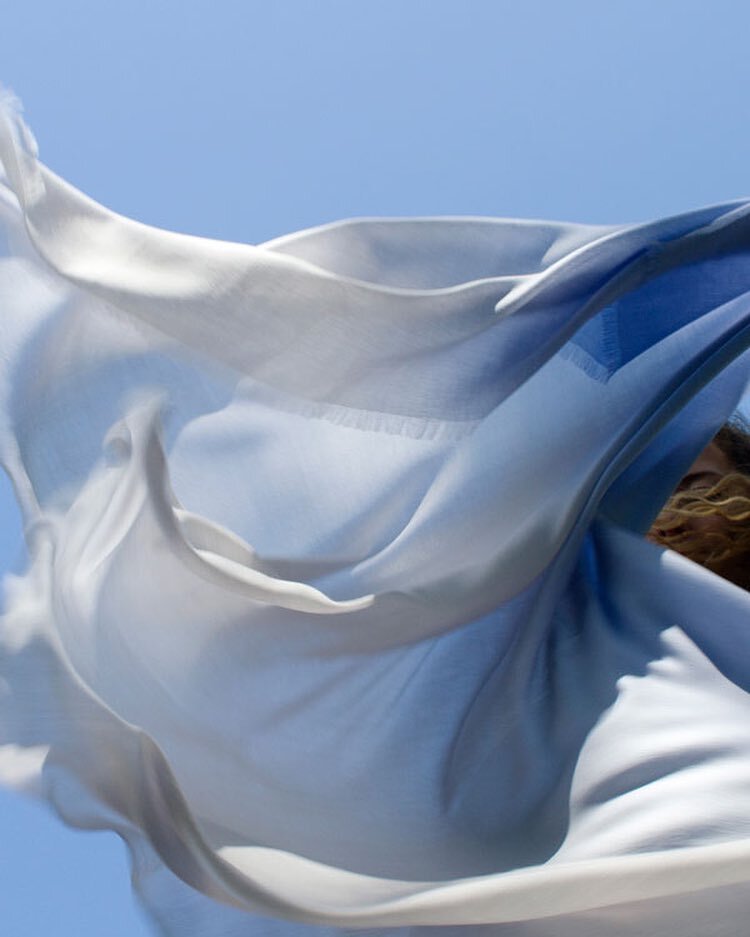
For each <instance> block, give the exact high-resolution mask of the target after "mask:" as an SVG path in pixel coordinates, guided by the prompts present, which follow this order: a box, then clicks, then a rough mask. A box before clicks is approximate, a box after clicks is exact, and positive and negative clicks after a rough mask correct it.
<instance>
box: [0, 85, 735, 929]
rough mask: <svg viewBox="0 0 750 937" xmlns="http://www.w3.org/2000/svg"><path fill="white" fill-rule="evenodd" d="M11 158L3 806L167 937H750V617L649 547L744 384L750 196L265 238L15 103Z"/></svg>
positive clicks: (1, 430) (719, 589) (0, 745)
mask: <svg viewBox="0 0 750 937" xmlns="http://www.w3.org/2000/svg"><path fill="white" fill-rule="evenodd" d="M0 158H1V160H2V164H3V166H4V170H5V181H4V183H3V186H2V189H1V190H0V219H1V221H2V226H3V231H4V237H5V241H4V247H3V255H2V258H1V259H0V309H1V315H0V349H2V357H1V360H0V455H1V456H2V461H3V464H4V466H5V468H6V470H7V471H8V473H9V474H10V476H11V478H12V480H13V484H14V486H15V490H16V492H17V495H18V500H19V503H20V505H21V507H22V510H23V513H24V519H25V523H26V529H27V539H28V548H29V566H28V569H27V571H26V572H25V573H24V574H23V575H18V576H12V577H11V576H9V577H6V583H5V591H6V612H5V615H4V618H3V620H2V624H1V625H0V688H1V690H2V693H0V773H1V774H2V777H3V779H4V780H5V782H6V783H10V784H14V785H15V786H17V787H18V788H20V789H24V790H27V791H29V792H32V793H35V794H37V795H39V796H42V797H45V798H47V799H48V800H49V801H50V803H51V804H52V805H53V806H54V807H55V809H56V810H57V811H58V812H59V813H60V814H61V815H62V816H63V818H64V819H66V820H67V821H68V822H69V823H71V824H73V825H77V826H82V827H92V828H96V827H108V828H112V829H115V830H117V831H118V832H119V833H120V834H121V835H122V836H123V837H124V838H125V840H126V841H127V843H128V844H129V846H130V848H131V851H132V855H133V862H134V870H135V887H136V889H137V891H138V893H139V895H140V897H141V898H142V900H143V901H144V902H145V904H146V906H147V907H148V908H149V910H150V911H151V913H152V915H153V917H154V921H155V922H156V923H157V925H158V927H159V928H160V930H161V932H162V933H163V934H165V935H169V937H171V935H175V937H176V935H180V937H246V935H253V934H259V935H260V934H262V935H271V937H276V935H278V937H307V935H310V937H323V935H326V937H328V935H341V934H348V933H354V932H356V933H365V934H383V935H392V937H396V935H403V937H407V935H409V937H411V935H414V937H417V935H424V937H428V935H432V934H435V935H438V934H439V935H440V937H452V935H459V934H460V935H463V934H466V935H474V934H476V935H477V937H484V935H498V937H567V935H571V937H572V935H576V937H586V935H592V937H593V935H596V937H602V935H605V937H606V935H607V934H612V935H615V934H617V935H621V934H632V935H636V934H643V933H649V934H651V935H658V934H670V935H671V934H680V935H681V937H690V935H695V937H698V935H700V937H706V935H714V937H721V935H725V934H726V935H732V937H736V934H737V933H740V932H741V931H742V929H743V926H744V921H745V920H746V915H747V912H748V910H750V900H749V899H748V897H747V895H748V891H747V885H748V879H749V878H750V718H749V717H750V705H749V704H748V700H749V699H750V697H748V689H749V687H750V629H749V628H748V620H749V617H748V613H749V612H750V597H748V595H747V594H746V593H744V592H743V591H741V590H740V589H739V588H737V587H735V586H733V585H731V584H729V583H727V582H724V581H722V580H720V579H718V578H717V577H716V576H714V575H713V574H711V573H708V572H706V571H705V570H703V569H701V568H700V567H697V566H695V565H694V564H692V563H690V562H688V561H687V560H683V559H682V558H680V557H678V556H676V555H675V554H671V553H669V552H665V551H663V550H660V549H659V548H657V547H655V546H654V545H652V544H650V543H647V542H646V541H645V540H644V539H643V533H644V531H645V530H646V529H647V528H648V526H649V523H650V521H651V519H652V518H653V516H654V515H655V513H656V512H657V510H658V508H659V507H660V505H661V504H662V502H663V501H664V499H665V497H666V495H667V494H668V493H669V492H670V491H671V489H672V488H673V486H674V485H675V483H676V481H677V480H678V479H679V477H680V476H681V474H682V472H683V471H684V469H685V468H686V466H687V465H689V464H690V462H691V461H692V459H693V458H694V456H695V455H696V454H697V453H698V452H699V451H700V450H701V448H702V447H703V446H704V445H705V444H706V442H707V441H708V440H709V439H710V437H711V435H712V433H713V432H714V430H715V429H716V428H717V426H718V425H719V424H720V423H721V422H722V421H723V420H724V419H725V418H726V417H727V416H728V415H729V413H730V412H731V411H732V410H733V409H734V408H735V406H736V404H737V402H738V400H739V399H740V396H741V395H742V393H743V390H744V388H745V384H746V382H747V372H748V358H747V356H746V355H744V354H743V353H744V351H745V349H746V348H747V347H748V345H750V205H749V204H748V203H745V202H737V203H733V204H729V205H720V206H714V207H710V208H707V209H702V210H700V211H695V212H692V213H689V214H686V215H681V216H679V217H676V218H669V219H665V220H661V221H658V222H654V223H651V224H645V225H635V226H621V227H616V226H615V227H592V226H582V225H574V224H557V223H543V222H523V221H509V220H495V219H472V218H468V219H417V220H390V219H371V220H361V221H349V222H342V223H338V224H333V225H327V226H324V227H322V228H318V229H314V230H311V231H305V232H301V233H299V234H295V235H291V236H289V237H286V238H282V239H279V240H276V241H273V242H271V243H268V244H264V245H260V246H249V245H240V244H230V243H222V242H215V241H207V240H202V239H200V238H194V237H187V236H184V235H179V234H173V233H170V232H166V231H161V230H156V229H153V228H149V227H147V226H144V225H141V224H138V223H137V222H134V221H131V220H128V219H126V218H123V217H120V216H118V215H115V214H113V213H112V212H109V211H108V210H106V209H104V208H102V207H101V206H100V205H98V204H96V203H94V202H92V201H91V200H89V199H88V198H86V197H85V196H84V195H82V194H81V193H80V192H78V191H76V190H75V189H73V188H72V187H71V186H69V185H68V184H66V183H65V182H64V181H63V180H61V179H59V178H58V177H57V176H55V175H54V174H53V173H52V172H50V171H49V170H48V169H47V168H46V167H45V166H44V165H43V164H42V163H40V162H39V161H38V160H37V157H36V149H35V146H34V143H33V140H32V138H31V136H30V134H29V132H28V130H27V129H26V128H25V126H24V125H23V123H22V122H21V120H20V118H19V117H18V113H17V109H16V108H15V106H14V104H13V102H11V101H9V100H6V101H5V102H4V103H3V106H2V109H0ZM438 928H439V929H438Z"/></svg>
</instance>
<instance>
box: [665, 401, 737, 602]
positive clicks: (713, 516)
mask: <svg viewBox="0 0 750 937" xmlns="http://www.w3.org/2000/svg"><path fill="white" fill-rule="evenodd" d="M713 442H714V443H715V445H716V446H717V448H718V449H719V450H720V451H721V452H722V453H723V454H724V455H725V456H726V458H727V461H728V462H729V464H730V465H731V466H732V467H733V468H734V470H735V471H733V472H731V473H729V474H727V475H724V476H723V477H722V478H720V479H719V481H717V482H716V483H715V484H713V485H709V484H705V485H697V486H684V485H680V487H678V488H677V490H676V491H675V492H674V494H672V496H671V497H670V498H669V500H668V501H667V503H666V504H665V505H664V507H663V508H662V510H661V512H660V513H659V516H658V517H657V518H656V520H655V521H654V524H653V526H652V528H651V530H650V531H649V534H648V539H649V540H651V541H653V542H654V543H658V544H661V545H662V546H665V547H669V548H670V549H672V550H676V551H677V552H678V553H681V554H682V555H683V556H686V557H687V558H688V559H691V560H693V561H695V562H696V563H700V564H701V566H705V567H706V568H707V569H710V570H712V571H713V572H716V573H718V574H719V575H721V576H724V577H725V578H727V579H731V580H732V581H733V582H736V583H737V584H738V585H742V586H743V587H744V588H746V589H750V430H749V429H748V426H747V425H746V424H745V423H744V422H742V421H740V420H739V419H735V420H733V421H732V422H731V423H727V424H726V425H724V426H722V428H721V429H720V430H719V432H718V433H717V434H716V436H714V439H713Z"/></svg>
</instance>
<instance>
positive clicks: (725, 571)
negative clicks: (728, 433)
mask: <svg viewBox="0 0 750 937" xmlns="http://www.w3.org/2000/svg"><path fill="white" fill-rule="evenodd" d="M736 471H737V469H736V468H735V466H734V465H733V464H732V462H731V461H730V459H729V457H728V456H727V455H726V454H725V453H724V452H722V450H721V449H720V448H719V447H718V445H717V444H716V443H715V442H710V443H709V444H708V445H707V446H706V448H705V449H704V450H703V452H701V454H700V455H699V456H698V458H697V459H696V460H695V462H693V464H692V465H691V466H690V468H689V469H688V470H687V472H686V473H685V475H684V476H683V478H682V481H681V482H680V484H679V485H678V486H677V491H678V492H682V491H685V492H687V491H692V490H695V491H696V492H697V491H698V490H700V489H705V490H708V489H710V488H712V487H713V486H714V485H715V484H716V483H717V482H719V481H721V479H722V478H724V477H725V476H726V475H731V474H733V473H734V472H736ZM681 523H682V525H683V526H684V527H686V528H688V529H689V530H692V531H695V532H698V533H703V532H705V533H708V534H710V533H711V532H712V531H717V532H720V531H722V530H725V529H726V527H727V525H728V524H729V523H730V522H729V521H728V520H727V519H726V518H724V517H720V516H718V515H709V516H707V517H685V518H683V519H682V522H681ZM657 524H658V520H657ZM652 530H653V531H654V532H655V536H654V538H653V539H655V540H657V542H658V532H656V527H655V528H652ZM678 549H679V548H678ZM710 569H711V570H712V571H713V572H715V573H716V574H717V575H718V576H721V577H722V578H724V579H728V580H729V581H730V582H734V583H735V584H736V585H739V586H742V588H744V589H748V590H750V563H749V562H748V557H747V555H741V556H733V557H730V558H729V559H727V560H723V561H719V562H715V563H712V564H711V565H710Z"/></svg>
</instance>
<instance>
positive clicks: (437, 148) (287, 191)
mask: <svg viewBox="0 0 750 937" xmlns="http://www.w3.org/2000/svg"><path fill="white" fill-rule="evenodd" d="M748 36H750V3H747V2H746V0H712V2H711V3H706V2H705V0H700V2H698V0H607V2H603V0H565V2H558V0H265V2H258V0H122V2H120V0H65V2H60V0H6V3H4V4H3V7H2V11H1V12H0V81H2V82H4V83H5V84H6V85H8V86H10V87H11V88H12V89H13V90H14V91H15V92H16V93H17V94H18V95H19V96H20V97H21V99H22V100H23V102H24V104H25V107H26V114H27V118H28V120H29V122H30V124H31V126H32V128H33V129H34V131H35V133H36V136H37V138H38V140H39V145H40V150H41V155H42V158H43V159H44V161H45V162H46V163H47V164H48V165H49V166H51V167H52V168H53V169H54V170H55V171H56V172H58V173H59V174H60V175H62V176H64V177H66V178H67V179H68V180H70V181H71V182H73V183H74V184H75V185H77V186H78V187H79V188H81V189H83V190H84V191H85V192H87V193H88V194H89V195H91V196H93V197H94V198H96V199H98V200H99V201H101V202H103V203H105V204H106V205H108V206H109V207H111V208H114V209H116V210H117V211H120V212H122V213H124V214H127V215H130V216H133V217H135V218H138V219H139V220H141V221H145V222H148V223H150V224H155V225H159V226H162V227H167V228H173V229H177V230H180V231H186V232H190V233H192V234H200V235H206V236H210V237H219V238H225V239H232V240H244V241H252V242H258V241H263V240H266V239H268V238H271V237H274V236H276V235H280V234H284V233H286V232H289V231H292V230H295V229H298V228H303V227H308V226H310V225H316V224H320V223H323V222H327V221H332V220H334V219H337V218H342V217H347V216H361V215H445V214H458V215H495V216H523V217H532V218H554V219H563V220H574V221H586V222H631V221H640V220H647V219H649V218H654V217H658V216H662V215H667V214H674V213H678V212H682V211H685V210H688V209H691V208H694V207H697V206H700V205H703V204H707V203H711V202H721V201H726V200H730V199H734V198H738V197H742V196H745V195H750V120H749V119H748V118H750V55H748ZM0 314H2V311H1V310H0ZM0 517H2V520H3V523H2V525H0V568H7V567H8V565H9V564H10V563H11V562H13V561H14V559H15V558H16V557H17V556H18V553H19V547H18V544H19V541H20V534H19V531H18V521H17V515H16V513H15V508H14V507H13V505H12V503H11V501H10V497H9V494H8V492H7V490H6V489H5V488H3V490H2V491H0ZM0 927H2V932H3V934H4V935H7V937H47V935H50V937H68V935H70V937H73V935H75V937H141V935H146V934H149V933H151V931H150V930H149V928H148V925H147V924H146V923H145V919H144V918H143V917H142V916H141V914H140V912H139V911H138V909H137V908H135V907H134V905H133V902H132V901H131V899H130V896H129V882H128V867H127V860H126V856H125V853H124V850H123V849H122V847H121V846H120V844H119V842H118V841H117V839H116V838H115V837H114V836H112V835H108V834H100V833H97V834H92V833H87V834H84V833H74V832H71V831H68V830H66V829H65V828H64V827H62V826H61V825H60V824H59V823H58V822H57V821H55V820H54V819H52V818H51V817H50V816H48V815H47V814H46V813H45V812H44V811H43V810H42V809H41V808H39V807H37V806H35V805H29V804H26V803H22V802H19V801H18V800H17V799H14V798H11V797H10V796H9V795H7V794H0Z"/></svg>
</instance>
